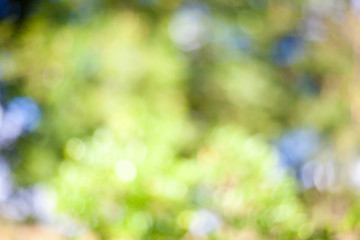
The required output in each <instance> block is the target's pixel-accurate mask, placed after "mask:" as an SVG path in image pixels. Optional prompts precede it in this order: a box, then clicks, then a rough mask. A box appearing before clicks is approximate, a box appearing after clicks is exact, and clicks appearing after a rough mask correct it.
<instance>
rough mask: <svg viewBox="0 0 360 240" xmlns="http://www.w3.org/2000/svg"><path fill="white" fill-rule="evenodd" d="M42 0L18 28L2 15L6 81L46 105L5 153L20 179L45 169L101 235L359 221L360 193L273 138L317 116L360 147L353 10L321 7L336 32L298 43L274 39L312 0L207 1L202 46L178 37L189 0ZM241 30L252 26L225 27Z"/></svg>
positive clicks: (71, 208)
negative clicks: (315, 183)
mask: <svg viewBox="0 0 360 240" xmlns="http://www.w3.org/2000/svg"><path fill="white" fill-rule="evenodd" d="M310 2H311V1H310ZM314 2H316V1H314ZM141 3H147V4H141ZM38 4H39V5H38V6H37V8H36V11H34V12H33V14H32V15H31V17H29V19H27V20H26V21H25V22H24V25H23V26H22V28H21V29H20V31H19V32H18V33H16V34H14V30H13V27H14V26H13V24H12V23H11V22H10V23H7V22H3V23H1V27H0V33H1V34H0V43H1V46H3V47H6V48H5V49H6V50H5V49H3V50H2V53H1V54H0V65H1V66H2V67H1V72H2V84H3V85H5V86H6V89H7V91H8V95H9V96H11V97H14V96H18V95H25V96H30V97H31V98H33V99H34V100H35V101H36V102H37V103H39V106H40V107H41V110H42V121H41V124H40V126H39V127H38V128H37V129H36V131H34V132H33V133H31V134H29V135H28V136H25V137H22V138H20V139H19V141H18V142H17V144H16V153H17V154H15V155H11V154H9V156H8V159H9V160H10V161H9V162H10V165H12V168H13V175H14V178H15V179H16V183H17V184H18V185H19V186H31V185H33V184H36V183H44V184H45V185H46V186H48V187H49V188H51V189H53V190H54V191H55V192H56V195H57V203H58V209H57V210H58V211H59V212H61V213H66V214H68V215H69V216H71V218H72V219H74V221H75V222H76V223H78V224H79V226H85V227H86V228H89V229H91V231H94V232H95V233H96V234H97V235H98V237H99V238H101V239H335V237H336V236H338V235H339V234H341V233H344V232H345V233H348V232H350V233H352V232H353V230H354V229H358V223H357V222H358V220H357V219H358V216H359V213H358V206H357V203H356V196H354V195H353V194H352V193H349V191H348V190H347V189H346V188H344V189H342V190H339V191H337V192H335V193H334V192H331V191H330V190H329V191H324V192H321V191H320V192H319V191H318V190H316V189H311V190H307V191H305V190H304V189H302V188H301V186H300V185H299V184H298V183H297V182H296V180H295V179H294V178H293V177H291V176H289V175H287V174H286V173H285V170H283V169H281V168H279V167H278V166H277V165H278V164H277V158H278V156H277V155H276V152H275V151H274V148H273V145H272V141H274V140H275V139H277V138H278V137H279V136H280V135H281V134H282V133H283V132H285V131H286V130H287V129H289V128H293V127H297V126H311V127H313V128H315V129H316V130H317V131H319V132H320V133H322V134H324V136H325V138H326V139H331V141H333V146H334V149H335V155H336V156H337V157H340V160H341V161H344V162H346V161H348V160H349V159H351V158H352V157H354V156H356V155H357V152H358V143H357V139H358V134H357V133H358V132H359V128H358V120H359V118H358V110H357V106H358V102H359V101H358V100H356V99H358V92H359V87H358V84H357V83H356V81H355V79H354V78H356V76H357V75H356V73H357V70H356V67H355V63H354V62H356V59H357V58H358V57H357V56H355V57H354V56H353V55H354V51H356V49H357V47H356V46H357V45H356V44H357V41H356V37H355V36H354V35H356V34H354V35H352V34H351V30H352V29H353V28H354V27H353V28H351V26H356V23H358V20H357V19H356V17H355V16H353V15H352V14H351V13H349V10H346V9H345V10H344V16H343V18H344V19H343V20H342V21H343V22H341V23H338V22H336V21H335V20H334V19H333V16H323V17H322V18H323V22H324V26H326V28H327V29H328V31H327V32H328V34H327V38H326V39H325V40H322V41H308V42H306V43H302V44H300V45H301V46H300V47H299V49H301V51H300V52H301V53H300V54H299V55H296V56H295V57H294V56H290V58H288V57H286V56H285V57H284V56H282V55H281V54H283V53H282V52H280V53H274V51H276V47H275V48H274V47H273V46H274V45H275V46H276V44H277V42H278V41H280V40H281V39H282V38H285V37H287V36H288V35H289V36H297V35H299V33H297V32H296V31H298V28H299V22H301V21H305V20H304V19H305V18H306V16H307V14H310V13H309V12H311V11H310V10H309V12H306V9H308V8H306V6H308V5H307V4H309V3H308V2H307V1H304V2H302V1H288V2H286V1H285V2H282V1H256V0H253V1H209V2H208V3H206V4H205V3H203V2H201V3H200V5H199V6H206V7H204V8H200V13H201V14H200V15H199V16H200V17H198V18H200V19H201V21H203V22H204V23H205V25H206V31H207V34H209V36H211V37H209V38H211V39H212V40H211V41H210V40H209V41H205V42H203V43H201V44H202V45H201V46H200V47H198V48H196V49H181V48H182V47H183V48H184V46H185V47H187V45H184V46H181V44H180V46H179V45H176V38H175V40H174V36H175V37H176V36H177V35H176V34H177V33H172V31H173V28H174V26H175V27H176V25H174V16H176V14H179V13H178V10H179V9H181V7H182V6H183V5H184V4H185V5H186V3H181V2H180V1H156V0H154V1H138V2H134V1H121V2H118V1H40V2H39V3H38ZM188 4H192V3H188ZM199 6H197V5H195V7H197V8H199ZM319 11H320V10H319ZM204 12H205V13H204ZM208 12H210V13H211V14H210V13H208ZM197 14H198V13H197ZM196 16H197V15H196ZM192 23H193V24H195V20H194V19H192ZM345 23H347V24H348V26H349V27H342V26H344V25H345ZM234 29H235V30H234ZM232 31H235V32H236V31H240V33H239V34H240V36H243V38H241V39H242V40H241V39H240V40H241V41H245V42H240V43H239V42H236V44H235V45H232V42H227V39H231V37H232V35H231V34H232ZM188 34H189V33H188ZM229 34H230V35H229ZM236 34H237V33H236ZM300 34H305V33H300ZM236 36H237V35H236ZM244 39H245V40H244ZM354 39H355V40H354ZM180 40H181V39H180ZM180 40H178V41H180ZM237 40H239V39H237ZM285 40H286V41H288V42H287V43H286V44H288V45H289V46H292V45H291V44H293V45H294V46H295V47H297V45H296V44H298V43H297V42H296V41H300V40H297V39H295V38H291V37H288V38H285ZM199 41H200V40H199ZM224 41H225V42H224ZM246 41H249V42H250V43H249V45H250V46H251V47H248V45H247V42H246ZM180 43H181V42H180ZM185 43H186V42H185ZM186 44H187V43H186ZM279 44H281V43H279ZM288 45H286V46H288ZM279 48H280V49H281V46H280V47H279ZM274 49H275V50H274ZM276 54H278V55H276ZM279 54H280V55H279ZM274 56H275V57H274ZM274 58H275V59H274ZM293 58H294V60H293ZM354 58H355V60H354ZM279 59H280V60H279ZM284 59H285V60H284ZM290 60H291V61H292V62H291V64H289V62H290ZM303 79H305V80H303ZM308 79H310V80H308ZM309 81H310V85H309ZM4 152H5V151H4ZM18 159H20V160H18ZM338 202H339V204H338ZM338 205H340V207H338V208H339V209H337V206H338ZM319 206H320V210H319ZM321 207H323V209H322V208H321ZM335 208H336V209H335ZM334 209H335V210H334ZM203 216H205V217H203ZM204 218H206V220H204ZM199 219H200V220H199ZM209 219H210V220H209ZM208 221H210V222H208ZM354 231H355V230H354ZM73 237H76V234H75V236H73ZM341 239H343V238H341ZM344 239H347V238H344Z"/></svg>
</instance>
